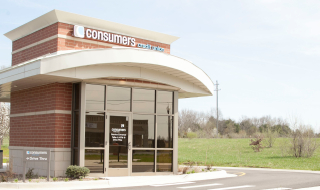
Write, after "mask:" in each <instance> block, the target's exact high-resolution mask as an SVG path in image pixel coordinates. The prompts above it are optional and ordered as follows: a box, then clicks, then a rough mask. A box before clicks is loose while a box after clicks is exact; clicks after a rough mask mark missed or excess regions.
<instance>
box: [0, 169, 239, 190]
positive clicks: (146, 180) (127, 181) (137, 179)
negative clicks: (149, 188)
mask: <svg viewBox="0 0 320 190" xmlns="http://www.w3.org/2000/svg"><path fill="white" fill-rule="evenodd" d="M227 177H236V175H233V174H227V173H226V172H225V171H223V170H222V171H214V172H205V173H195V174H184V175H160V176H129V177H105V178H103V179H105V180H98V181H74V182H72V181H71V182H42V183H28V182H27V183H0V189H1V190H5V189H94V188H113V187H130V186H146V185H155V184H163V183H177V182H186V181H199V180H208V179H219V178H227Z"/></svg>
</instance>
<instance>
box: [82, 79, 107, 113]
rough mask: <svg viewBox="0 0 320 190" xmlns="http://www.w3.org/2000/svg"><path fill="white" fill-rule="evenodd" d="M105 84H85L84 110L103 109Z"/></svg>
mask: <svg viewBox="0 0 320 190" xmlns="http://www.w3.org/2000/svg"><path fill="white" fill-rule="evenodd" d="M104 100H105V86H102V85H92V84H87V85H86V110H96V111H98V110H104Z"/></svg>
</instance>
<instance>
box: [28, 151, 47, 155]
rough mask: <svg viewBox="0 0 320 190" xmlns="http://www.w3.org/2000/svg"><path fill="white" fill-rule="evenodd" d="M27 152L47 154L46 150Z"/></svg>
mask: <svg viewBox="0 0 320 190" xmlns="http://www.w3.org/2000/svg"><path fill="white" fill-rule="evenodd" d="M27 154H48V152H47V151H27Z"/></svg>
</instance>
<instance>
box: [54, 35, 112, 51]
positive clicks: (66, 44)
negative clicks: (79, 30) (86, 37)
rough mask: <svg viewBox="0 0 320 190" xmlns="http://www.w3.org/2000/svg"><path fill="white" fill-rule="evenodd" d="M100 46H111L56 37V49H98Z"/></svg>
mask: <svg viewBox="0 0 320 190" xmlns="http://www.w3.org/2000/svg"><path fill="white" fill-rule="evenodd" d="M100 48H111V47H108V46H102V45H97V44H92V43H86V42H79V41H75V40H69V39H63V38H58V51H63V50H75V49H76V50H79V49H100Z"/></svg>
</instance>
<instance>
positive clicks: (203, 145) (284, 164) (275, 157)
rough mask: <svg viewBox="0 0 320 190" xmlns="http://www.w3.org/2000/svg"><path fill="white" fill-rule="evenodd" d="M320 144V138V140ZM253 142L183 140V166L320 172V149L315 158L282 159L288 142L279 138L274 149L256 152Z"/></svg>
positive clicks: (180, 140)
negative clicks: (252, 145) (189, 164)
mask: <svg viewBox="0 0 320 190" xmlns="http://www.w3.org/2000/svg"><path fill="white" fill-rule="evenodd" d="M318 140H319V141H320V139H318ZM249 143H250V139H191V140H189V139H179V155H178V159H179V164H182V163H185V162H188V161H194V162H201V163H202V164H201V165H206V163H205V162H206V150H208V151H207V164H212V165H214V166H230V167H257V168H278V169H297V170H318V171H319V170H320V147H319V148H318V149H317V150H316V152H315V153H314V155H313V157H311V158H295V157H292V156H285V155H284V156H282V151H281V149H280V146H281V144H283V143H285V139H280V138H279V139H277V140H276V142H275V145H274V147H272V148H264V149H263V150H262V151H261V152H254V151H253V150H252V148H251V147H250V146H249Z"/></svg>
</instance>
